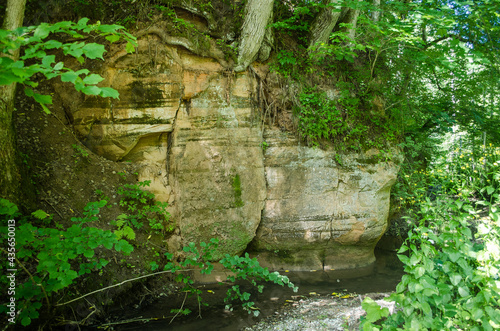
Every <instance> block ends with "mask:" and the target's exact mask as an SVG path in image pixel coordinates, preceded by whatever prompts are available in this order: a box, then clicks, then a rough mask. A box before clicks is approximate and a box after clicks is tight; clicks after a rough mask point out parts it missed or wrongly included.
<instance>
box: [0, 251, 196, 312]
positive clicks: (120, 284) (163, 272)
mask: <svg viewBox="0 0 500 331" xmlns="http://www.w3.org/2000/svg"><path fill="white" fill-rule="evenodd" d="M0 249H1V248H0ZM191 270H193V269H185V270H182V271H191ZM167 272H173V271H172V270H164V271H160V272H155V273H154V274H149V275H144V276H140V277H136V278H131V279H127V280H124V281H123V282H121V283H118V284H115V285H111V286H107V287H104V288H101V289H99V290H95V291H92V292H90V293H87V294H85V295H82V296H80V297H78V298H75V299H73V300H70V301H66V302H64V303H58V304H56V305H55V306H56V307H58V306H64V305H67V304H69V303H72V302H75V301H78V300H80V299H83V298H85V297H88V296H89V295H92V294H95V293H99V292H102V291H105V290H108V289H110V288H113V287H117V286H122V285H123V284H125V283H128V282H132V281H134V280H138V279H142V278H147V277H151V276H157V275H161V274H165V273H167Z"/></svg>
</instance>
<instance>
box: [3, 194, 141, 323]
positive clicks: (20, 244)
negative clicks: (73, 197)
mask: <svg viewBox="0 0 500 331" xmlns="http://www.w3.org/2000/svg"><path fill="white" fill-rule="evenodd" d="M106 203H107V202H106V201H98V202H92V203H89V204H87V206H86V207H85V209H84V212H83V217H73V218H72V219H71V221H72V222H74V223H75V224H73V225H71V226H70V227H67V228H65V229H55V228H49V227H44V226H37V225H36V224H37V221H36V220H31V219H29V217H22V218H19V217H20V215H19V214H18V213H17V207H16V206H15V205H13V204H12V203H10V202H9V201H7V200H5V199H0V217H1V220H2V226H1V228H0V232H1V233H2V234H3V235H2V237H1V238H2V239H0V244H1V245H2V246H3V247H6V238H7V235H6V232H7V226H5V225H6V224H7V220H9V219H15V220H16V230H15V238H16V258H15V262H14V263H13V265H16V267H17V268H18V269H21V268H22V269H23V270H24V271H25V272H26V274H25V275H24V276H19V275H18V276H17V278H16V282H17V284H18V286H17V288H16V292H15V297H16V307H18V311H19V314H18V316H17V317H16V320H18V321H21V324H22V325H24V326H27V325H29V324H31V321H32V320H33V319H36V318H38V317H39V310H40V309H42V306H43V304H45V307H44V308H45V309H46V310H50V308H51V301H52V300H51V298H54V297H60V296H62V295H64V293H63V292H64V291H63V290H64V289H66V288H68V287H69V286H71V285H72V284H74V283H75V281H76V280H77V278H78V277H81V276H83V275H85V274H89V273H91V272H93V271H96V270H100V269H102V268H103V267H104V266H106V265H107V264H108V261H107V260H106V259H102V258H100V259H98V258H97V257H96V254H95V253H96V250H97V249H98V247H100V246H102V247H104V248H106V249H108V250H115V251H117V252H122V253H123V254H126V255H128V254H130V253H131V252H132V250H133V248H132V246H131V245H130V244H129V243H128V242H127V241H125V240H119V238H117V237H116V236H115V234H114V233H112V232H111V231H108V230H102V229H99V228H96V227H92V226H89V225H88V223H91V222H95V221H97V220H98V214H99V210H100V208H102V207H104V206H105V205H106ZM33 216H35V217H36V218H37V219H45V218H47V217H49V216H48V215H47V214H46V213H44V212H43V211H36V212H34V213H33ZM49 218H50V217H49ZM4 267H5V266H4V265H2V266H1V267H0V268H2V269H3V268H4ZM4 281H5V278H3V279H2V282H4ZM0 309H1V310H2V312H4V311H5V306H2V308H0Z"/></svg>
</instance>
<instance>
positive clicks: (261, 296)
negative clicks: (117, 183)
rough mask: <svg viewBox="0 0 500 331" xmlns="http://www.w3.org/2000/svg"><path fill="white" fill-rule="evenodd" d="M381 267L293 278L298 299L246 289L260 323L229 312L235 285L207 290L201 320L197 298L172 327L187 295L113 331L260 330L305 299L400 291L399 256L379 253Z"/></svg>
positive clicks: (133, 314)
mask: <svg viewBox="0 0 500 331" xmlns="http://www.w3.org/2000/svg"><path fill="white" fill-rule="evenodd" d="M376 256H377V262H376V263H375V264H374V265H373V266H372V267H370V268H364V269H357V270H348V271H345V270H344V271H330V272H322V271H315V272H289V273H286V275H287V276H288V277H289V278H290V279H291V281H292V282H294V283H295V285H297V286H299V291H298V292H297V293H294V292H293V291H292V290H291V289H289V288H283V287H281V286H278V285H266V286H265V288H264V293H258V292H256V291H255V290H254V289H252V288H251V287H247V286H246V285H243V284H242V285H241V286H240V287H241V288H242V289H244V290H246V291H247V292H250V293H251V294H252V296H251V300H252V301H254V302H255V305H256V306H257V307H258V308H259V309H260V315H259V317H255V316H253V315H249V314H248V313H247V312H246V311H244V310H243V309H241V308H239V307H238V306H237V304H235V309H234V310H233V311H228V310H226V309H225V308H224V304H223V298H224V297H225V291H226V289H227V288H228V286H229V285H227V284H225V285H217V284H211V285H202V286H200V287H199V288H200V289H201V290H202V291H203V299H204V300H205V301H206V302H208V303H209V305H210V306H209V307H201V317H202V318H200V317H199V316H198V312H199V309H198V302H197V301H196V299H195V298H188V299H186V302H185V305H184V308H189V309H190V310H192V311H193V312H192V313H191V314H190V315H188V316H180V317H179V316H178V317H177V318H175V320H174V321H173V322H172V323H170V321H171V319H172V316H173V314H172V313H170V309H172V308H180V306H181V305H182V302H183V300H184V298H185V295H184V294H182V293H179V294H176V295H173V296H168V297H165V298H162V299H159V300H158V301H156V302H155V303H154V304H151V305H149V306H147V307H141V308H140V309H137V310H130V311H126V312H123V314H122V315H121V316H119V317H118V316H117V317H116V319H117V322H119V321H122V322H123V321H125V320H135V319H140V318H142V319H145V320H148V319H151V318H157V319H158V320H156V321H150V322H147V323H142V322H134V323H124V324H116V325H113V328H114V329H115V330H123V331H125V330H127V331H132V330H134V331H135V330H141V331H143V330H180V331H184V330H185V331H188V330H189V331H190V330H207V331H208V330H228V331H229V330H240V329H241V328H244V327H247V326H251V325H254V324H255V323H257V322H258V321H259V320H261V319H262V318H264V317H267V316H269V315H272V314H274V313H275V312H276V311H278V310H279V309H280V308H282V307H283V306H285V305H290V304H293V301H297V300H298V299H299V298H300V297H314V296H324V295H331V294H332V293H334V292H335V293H356V294H365V293H371V292H390V291H394V290H395V288H396V285H397V283H398V282H399V281H400V280H401V276H402V275H403V267H402V265H401V263H400V262H399V260H398V259H397V256H396V254H395V253H393V252H387V251H378V252H376ZM287 300H288V301H287Z"/></svg>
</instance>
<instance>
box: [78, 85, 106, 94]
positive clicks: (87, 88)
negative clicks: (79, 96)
mask: <svg viewBox="0 0 500 331" xmlns="http://www.w3.org/2000/svg"><path fill="white" fill-rule="evenodd" d="M81 92H83V93H84V94H87V95H99V94H100V93H101V88H99V87H97V86H94V85H91V86H85V87H84V88H82V89H81Z"/></svg>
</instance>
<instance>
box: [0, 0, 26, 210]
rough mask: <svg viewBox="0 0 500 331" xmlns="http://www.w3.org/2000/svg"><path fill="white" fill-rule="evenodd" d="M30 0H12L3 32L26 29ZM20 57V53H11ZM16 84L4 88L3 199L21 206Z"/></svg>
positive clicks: (0, 122) (0, 97)
mask: <svg viewBox="0 0 500 331" xmlns="http://www.w3.org/2000/svg"><path fill="white" fill-rule="evenodd" d="M25 5H26V0H8V1H7V9H6V12H5V20H4V24H3V29H5V30H14V29H17V28H19V27H21V26H22V24H23V19H24V7H25ZM9 56H11V57H12V58H13V59H14V60H17V59H18V58H19V50H17V51H16V52H14V53H13V54H10V55H9ZM15 90H16V84H10V85H4V86H0V170H1V172H2V173H1V175H0V197H2V198H5V199H8V200H11V201H12V202H14V203H17V204H18V203H19V202H20V201H19V200H20V192H21V175H20V164H19V163H20V162H19V157H18V153H17V148H16V139H15V132H14V124H13V122H12V113H13V111H14V95H15Z"/></svg>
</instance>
